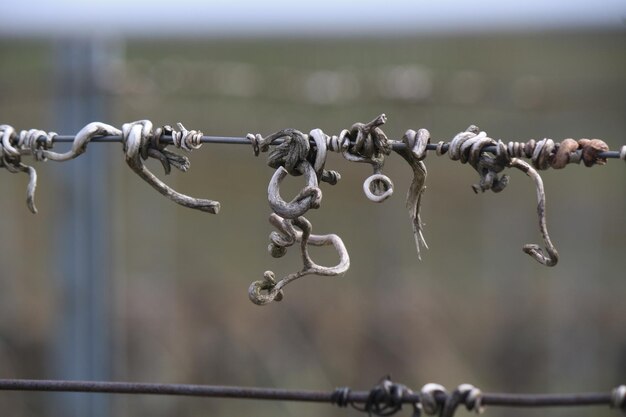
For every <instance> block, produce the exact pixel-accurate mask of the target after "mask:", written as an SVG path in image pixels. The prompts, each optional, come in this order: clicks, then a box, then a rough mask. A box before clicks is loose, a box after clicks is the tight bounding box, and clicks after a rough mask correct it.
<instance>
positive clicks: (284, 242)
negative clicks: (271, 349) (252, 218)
mask: <svg viewBox="0 0 626 417" xmlns="http://www.w3.org/2000/svg"><path fill="white" fill-rule="evenodd" d="M247 138H248V139H249V140H250V142H251V143H252V146H253V149H254V151H255V154H258V152H267V151H268V150H269V148H270V145H272V144H273V143H274V142H275V141H276V140H278V139H283V142H282V143H280V144H278V145H276V146H275V147H274V149H273V150H272V151H271V152H270V155H269V158H268V165H269V166H271V167H273V168H276V171H275V172H274V175H272V179H271V180H270V183H269V186H268V189H267V194H268V202H269V205H270V208H271V209H272V211H273V213H272V214H271V215H270V223H271V224H272V225H274V227H276V229H277V230H276V231H274V232H272V233H271V234H270V245H269V246H268V250H269V252H270V254H271V255H272V256H273V257H275V258H279V257H282V256H284V255H285V254H286V253H287V248H288V247H290V246H292V245H294V244H296V243H300V252H301V256H302V263H303V267H302V269H301V270H300V271H297V272H294V273H291V274H289V275H287V276H286V277H284V278H282V279H281V280H278V281H276V279H275V275H274V273H273V272H272V271H266V272H265V273H264V274H263V280H260V281H255V282H253V283H252V284H251V285H250V287H249V289H248V296H249V297H250V300H251V301H252V302H253V303H255V304H258V305H265V304H268V303H271V302H272V301H280V300H281V299H282V298H283V295H284V294H283V287H284V286H285V285H287V284H288V283H290V282H291V281H294V280H296V279H298V278H301V277H303V276H306V275H312V274H314V275H321V276H336V275H341V274H343V273H344V272H345V271H347V270H348V268H349V267H350V258H349V256H348V252H347V250H346V248H345V246H344V244H343V242H342V240H341V239H340V238H339V236H337V235H334V234H329V235H313V234H311V223H310V222H309V221H308V220H307V219H306V218H305V217H303V215H304V214H305V213H306V212H307V211H309V210H310V209H312V208H319V206H320V203H321V200H322V191H321V189H320V188H319V181H324V182H328V183H330V184H335V183H336V182H337V181H338V180H339V179H340V178H341V177H340V175H339V174H338V173H336V172H334V171H327V170H325V169H324V166H325V164H326V155H327V141H328V136H326V135H325V134H324V132H322V131H321V130H319V129H314V130H312V131H311V133H310V134H309V135H306V134H304V133H302V132H300V131H298V130H295V129H284V130H280V131H278V132H276V133H274V134H272V135H269V136H267V137H265V138H263V137H262V136H261V135H252V134H249V135H248V136H247ZM310 138H311V139H313V143H314V146H312V145H311V144H310V143H309V139H310ZM288 174H291V175H294V176H300V175H304V177H305V180H306V186H304V187H303V188H302V190H301V191H300V192H299V193H298V195H297V196H296V197H295V198H294V199H293V200H291V201H290V202H286V201H285V200H283V198H282V197H281V195H280V185H281V183H282V181H283V180H284V178H285V177H286V176H287V175H288ZM309 245H313V246H329V245H332V246H333V247H334V248H335V250H336V251H337V252H338V253H339V258H340V260H339V263H338V264H337V265H336V266H334V267H325V266H321V265H317V264H316V263H315V262H314V261H313V260H312V259H311V257H310V256H309V253H308V246H309Z"/></svg>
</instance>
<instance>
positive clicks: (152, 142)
mask: <svg viewBox="0 0 626 417" xmlns="http://www.w3.org/2000/svg"><path fill="white" fill-rule="evenodd" d="M386 121H387V117H386V116H385V114H381V115H379V116H378V117H376V118H374V119H373V120H372V121H370V122H368V123H360V122H359V123H354V124H353V125H352V126H351V127H350V128H349V129H344V130H342V131H341V132H340V133H339V134H338V135H333V136H329V135H326V134H325V133H324V132H323V131H322V130H320V129H314V130H312V131H311V132H309V134H304V133H302V132H300V131H298V130H295V129H284V130H280V131H278V132H276V133H274V134H272V135H269V136H267V137H262V136H261V135H248V136H247V140H246V138H221V137H206V136H203V134H202V132H200V131H196V130H187V129H185V127H184V126H183V125H182V124H180V123H179V124H178V129H174V128H172V127H170V126H164V127H160V128H157V129H154V130H153V127H152V123H151V122H150V121H147V120H141V121H137V122H132V123H127V124H125V125H124V126H123V127H122V129H118V128H116V127H113V126H110V125H107V124H104V123H99V122H93V123H89V124H88V125H86V126H85V127H84V128H82V129H81V130H80V131H79V132H78V133H77V134H76V135H75V136H74V137H67V136H66V137H63V136H58V135H57V134H56V133H54V132H45V131H42V130H38V129H30V130H22V131H19V132H18V131H16V130H15V129H14V128H13V127H11V126H9V125H0V168H5V169H7V170H8V171H9V172H12V173H19V172H23V173H26V174H27V175H28V176H29V183H28V188H27V205H28V208H29V209H30V210H31V211H32V212H33V213H36V212H37V209H36V207H35V189H36V186H37V172H36V171H35V169H34V168H33V167H32V166H29V165H26V164H24V163H23V162H22V157H23V156H27V155H30V156H32V157H33V158H34V159H35V161H46V160H53V161H59V162H63V161H69V160H71V159H74V158H76V157H78V156H80V155H82V154H83V153H85V152H86V150H87V145H88V144H89V143H90V142H91V141H92V140H98V141H99V140H106V141H120V142H122V143H123V146H124V153H125V158H126V162H127V163H128V165H129V166H130V167H131V168H132V169H133V171H135V172H136V173H137V174H138V175H139V176H140V177H141V178H142V179H144V180H145V181H146V182H148V183H149V184H150V185H151V186H152V187H154V188H155V189H156V190H158V191H159V192H160V193H161V194H163V195H164V196H166V197H168V198H169V199H171V200H172V201H174V202H176V203H178V204H180V205H183V206H185V207H190V208H194V209H197V210H201V211H205V212H209V213H217V212H218V211H219V209H220V204H219V203H218V202H216V201H212V200H207V199H198V198H193V197H189V196H187V195H184V194H181V193H178V192H177V191H175V190H173V189H172V188H170V187H169V186H167V185H166V184H165V183H163V182H162V181H161V180H160V179H158V178H157V177H156V176H155V175H154V174H153V173H152V172H150V171H149V170H148V169H147V167H146V166H145V165H144V163H143V161H144V160H146V159H148V158H155V159H158V160H159V161H160V162H161V164H162V166H163V169H164V171H165V174H169V173H170V171H171V167H172V166H174V167H175V168H177V169H179V170H181V171H186V170H187V169H189V165H190V164H189V159H188V158H187V157H185V156H183V155H179V154H177V153H174V152H171V151H170V150H168V149H167V146H168V145H170V144H173V145H174V146H175V147H177V148H182V149H183V150H185V151H191V150H195V149H198V148H199V147H200V146H201V144H202V143H203V142H211V141H213V142H223V143H246V142H251V143H252V145H253V149H254V152H255V155H257V156H258V155H259V153H260V152H268V151H270V149H271V151H270V152H269V158H268V164H269V165H270V166H271V167H273V168H275V169H276V171H275V173H274V175H273V176H272V179H271V181H270V184H269V187H268V196H269V203H270V207H271V208H272V211H273V215H272V217H271V218H270V222H271V223H272V224H273V225H274V226H275V227H276V228H277V230H278V231H276V232H273V233H272V235H271V237H270V240H271V244H270V251H271V253H272V255H273V256H276V257H279V256H282V255H283V254H284V253H285V252H286V250H287V248H288V247H289V246H292V245H294V244H295V243H299V244H300V246H301V252H302V258H303V264H304V266H303V269H302V270H301V271H299V272H297V273H294V274H291V275H289V276H287V277H286V278H284V279H282V280H279V281H278V282H276V281H275V279H274V277H273V274H272V273H269V272H268V273H266V274H265V278H264V280H263V281H258V282H256V283H255V284H253V286H251V288H250V297H251V298H253V301H254V300H256V301H258V302H259V303H261V304H263V303H267V302H270V301H272V300H278V299H279V298H280V297H282V288H283V287H284V285H286V283H288V282H291V281H293V280H295V279H297V278H300V277H302V276H304V275H308V274H317V275H339V274H342V273H343V272H345V271H346V270H347V268H348V266H349V258H348V254H347V252H346V250H345V247H344V245H343V242H342V241H341V239H340V238H339V237H338V236H336V235H313V234H311V225H310V223H309V222H308V221H307V220H306V218H304V217H302V216H303V215H304V214H305V213H306V212H307V211H308V210H310V209H315V208H319V206H320V203H321V199H322V192H321V189H320V187H319V183H320V182H326V183H328V184H331V185H334V184H336V183H337V181H339V179H340V178H341V176H340V174H339V173H338V172H336V171H332V170H326V169H325V163H326V155H327V152H328V151H331V152H338V153H340V154H341V155H342V156H343V157H344V158H345V159H346V160H348V161H351V162H359V163H367V164H370V165H371V166H372V169H373V174H372V175H371V176H369V177H368V178H367V179H366V180H365V181H364V183H363V190H364V193H365V195H366V196H367V198H368V199H369V200H371V201H373V202H382V201H384V200H386V199H387V198H389V197H390V196H391V195H392V194H393V191H394V185H393V182H392V181H391V179H389V177H387V176H386V175H384V174H383V173H382V169H383V166H384V163H385V158H386V157H387V156H388V155H389V154H390V153H391V151H392V150H393V151H395V152H396V153H398V154H399V155H401V156H402V157H403V158H404V159H405V160H406V161H407V162H408V163H409V165H410V167H411V169H412V171H413V181H412V182H411V186H410V188H409V191H408V193H407V203H406V204H407V208H408V210H409V214H410V218H411V222H412V227H413V233H414V236H415V243H416V249H417V254H418V257H419V256H420V252H421V248H422V247H423V248H428V246H427V245H426V242H425V239H424V233H423V227H424V225H423V223H422V220H421V215H420V206H421V201H422V197H423V194H424V191H425V189H426V186H425V182H426V175H427V170H426V166H425V164H424V158H425V157H426V151H427V150H435V151H436V154H437V155H439V156H441V155H444V154H446V153H448V154H449V157H450V159H452V160H455V161H460V162H461V163H469V164H470V165H471V166H472V167H473V168H474V169H475V170H476V171H477V173H478V174H479V181H478V183H476V184H474V185H473V186H472V187H473V190H474V191H475V192H477V193H478V192H479V191H480V192H484V191H487V190H491V191H493V192H500V191H502V190H504V188H505V187H506V186H507V184H508V182H509V177H508V176H507V175H505V174H504V170H505V169H506V168H517V169H519V170H521V171H522V172H524V173H525V174H527V175H528V176H529V177H531V178H532V179H533V181H534V183H535V187H536V190H537V201H538V203H537V214H538V220H539V228H540V232H541V235H542V238H543V241H544V246H545V249H542V248H541V247H540V246H539V245H536V244H527V245H524V247H523V250H524V252H526V253H528V254H529V255H530V256H532V257H533V258H534V259H535V260H537V261H538V262H540V263H542V264H544V265H547V266H554V265H555V264H556V263H557V262H558V252H557V251H556V248H555V247H554V245H553V244H552V241H551V239H550V236H549V234H548V230H547V224H546V215H545V211H546V208H545V192H544V187H543V181H542V179H541V176H540V175H539V173H538V171H539V170H543V169H548V168H554V169H561V168H564V167H565V166H566V165H567V164H570V163H580V162H583V164H584V165H585V166H587V167H590V166H593V165H603V164H605V163H606V158H607V157H611V158H620V159H622V160H625V161H626V146H622V147H621V148H620V150H619V151H617V152H615V151H613V152H611V151H608V149H609V147H608V146H607V144H606V143H604V142H603V141H601V140H599V139H579V140H574V139H565V140H563V141H562V142H560V143H558V142H555V141H553V140H552V139H543V140H539V141H536V140H534V139H531V140H529V141H527V142H508V143H504V142H502V141H500V140H494V139H492V138H490V137H488V136H487V134H486V133H485V132H483V131H481V130H480V129H479V128H478V127H476V126H470V127H469V128H468V129H466V130H465V131H463V132H460V133H459V134H457V135H456V136H455V137H454V138H453V139H452V141H450V142H449V143H446V142H444V141H439V142H438V143H437V144H436V145H435V144H430V133H429V132H428V131H427V130H426V129H419V130H417V131H415V130H407V131H406V133H405V134H404V136H403V137H402V139H401V140H400V141H394V140H389V139H388V137H387V135H386V134H385V133H384V132H383V130H382V126H383V125H384V124H385V123H386ZM103 136H105V138H102V137H103ZM57 141H58V142H69V141H71V142H72V145H71V148H70V149H69V150H68V151H66V152H63V153H58V152H54V151H52V148H53V145H54V143H55V142H57ZM522 158H527V159H529V160H530V163H527V162H525V161H523V160H522ZM287 175H292V176H304V177H305V180H306V185H305V186H304V187H303V188H302V190H301V191H300V192H299V193H298V195H296V196H295V197H294V198H293V199H292V200H291V201H289V202H287V201H285V200H283V198H282V197H281V195H280V184H281V182H282V181H283V180H284V178H285V177H286V176H287ZM307 245H318V246H319V245H332V246H334V247H335V249H336V250H337V251H338V252H339V254H340V262H339V264H338V265H337V266H335V267H323V266H319V265H317V264H315V263H314V262H313V261H312V260H311V258H310V256H309V255H308V252H307ZM256 301H255V302H256Z"/></svg>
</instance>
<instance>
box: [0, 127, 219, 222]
mask: <svg viewBox="0 0 626 417" xmlns="http://www.w3.org/2000/svg"><path fill="white" fill-rule="evenodd" d="M178 128H179V130H178V131H177V130H175V129H173V128H172V127H170V126H164V127H160V128H157V129H156V130H154V131H153V130H152V123H151V122H150V121H149V120H141V121H137V122H132V123H126V124H124V126H123V127H122V129H121V130H120V129H118V128H116V127H113V126H111V125H108V124H105V123H100V122H92V123H89V124H87V125H86V126H85V127H83V128H82V129H81V130H80V131H79V132H78V133H77V134H76V135H75V136H74V140H73V141H72V146H71V148H70V149H69V150H68V151H66V152H63V153H58V152H53V151H52V150H51V149H52V146H53V143H54V140H55V138H56V137H57V136H58V135H57V134H56V133H54V132H49V133H47V132H45V131H43V130H37V129H31V130H22V131H20V132H16V131H15V129H13V127H11V126H9V125H0V136H1V143H0V167H4V168H6V169H7V170H8V171H9V172H12V173H17V172H24V173H27V174H28V175H29V178H30V179H29V184H28V189H27V200H26V202H27V205H28V208H29V209H30V211H31V212H33V213H37V208H36V207H35V189H36V187H37V172H36V171H35V169H34V168H33V167H31V166H28V165H25V164H23V163H22V162H21V157H22V155H32V156H33V157H34V158H35V160H36V161H46V160H51V161H57V162H65V161H69V160H72V159H74V158H77V157H79V156H80V155H82V154H83V153H85V152H86V151H87V145H88V144H89V142H90V141H92V140H93V139H94V138H97V137H101V136H121V141H122V143H123V145H124V152H125V156H126V162H127V163H128V165H129V166H130V167H131V169H132V170H133V171H135V173H137V175H139V176H140V177H141V178H142V179H144V180H145V181H146V182H148V183H149V184H150V185H151V186H152V187H153V188H155V189H156V190H157V191H159V192H160V193H161V194H163V195H164V196H166V197H167V198H169V199H170V200H172V201H174V202H176V203H178V204H180V205H183V206H185V207H190V208H194V209H197V210H201V211H205V212H208V213H217V212H218V211H219V209H220V203H218V202H216V201H211V200H206V199H199V198H193V197H189V196H187V195H184V194H181V193H179V192H177V191H175V190H173V189H172V188H170V187H169V186H167V185H166V184H165V183H163V182H162V181H161V180H159V179H158V178H157V177H156V176H155V175H154V174H152V172H150V171H149V170H148V169H147V168H146V166H145V165H144V164H143V160H145V159H148V158H156V159H158V160H159V161H160V162H161V164H162V165H163V169H164V171H165V174H169V173H170V171H171V167H172V166H174V167H175V168H177V169H179V170H181V171H187V169H189V159H188V158H187V157H186V156H183V155H179V154H176V153H174V152H171V151H170V150H168V149H166V147H167V146H168V143H165V142H163V143H162V142H161V141H160V139H161V137H162V136H168V137H171V143H173V144H174V146H176V147H177V148H182V149H184V150H186V151H191V150H193V149H198V148H199V147H200V146H201V144H202V142H201V139H202V132H200V131H196V130H187V129H185V127H184V126H183V125H182V124H181V123H178Z"/></svg>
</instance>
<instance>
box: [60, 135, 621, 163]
mask: <svg viewBox="0 0 626 417" xmlns="http://www.w3.org/2000/svg"><path fill="white" fill-rule="evenodd" d="M73 141H74V136H72V135H59V136H56V137H55V138H54V139H53V142H58V143H71V142H73ZM160 141H161V142H164V143H172V138H171V136H163V137H161V139H160ZM91 142H94V143H98V142H100V143H112V142H122V137H121V136H99V137H96V138H94V139H92V140H91ZM201 142H202V143H223V144H229V145H250V141H249V140H248V139H247V138H243V137H234V136H202V139H201ZM281 142H282V140H281V139H278V140H276V141H275V142H274V143H275V144H279V143H281ZM311 144H313V145H314V144H315V143H314V142H311ZM448 146H449V145H448V144H447V143H446V144H444V145H443V147H442V151H444V152H447V151H448ZM404 147H405V145H404V143H402V142H400V141H395V142H394V143H393V148H394V149H396V150H399V149H403V148H404ZM426 149H427V150H429V151H434V150H436V149H437V144H436V143H430V144H428V145H427V146H426ZM483 150H484V151H486V152H494V153H495V152H496V147H495V146H486V147H484V148H483ZM598 157H600V158H619V151H606V152H599V153H598Z"/></svg>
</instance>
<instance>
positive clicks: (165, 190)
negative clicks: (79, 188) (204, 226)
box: [122, 120, 220, 214]
mask: <svg viewBox="0 0 626 417" xmlns="http://www.w3.org/2000/svg"><path fill="white" fill-rule="evenodd" d="M122 135H123V139H124V152H125V155H126V163H127V164H128V166H129V167H130V168H131V169H132V170H133V171H135V173H136V174H137V175H139V176H140V177H141V178H142V179H143V180H144V181H146V182H147V183H148V184H150V185H151V186H152V187H153V188H154V189H155V190H157V191H158V192H159V193H161V194H162V195H164V196H165V197H167V198H169V199H170V200H172V201H173V202H175V203H177V204H180V205H181V206H185V207H189V208H193V209H196V210H200V211H204V212H207V213H213V214H217V213H218V212H219V209H220V203H219V202H217V201H212V200H206V199H201V198H194V197H190V196H188V195H185V194H181V193H179V192H178V191H176V190H174V189H172V188H170V187H169V186H168V185H167V184H165V183H164V182H163V181H161V180H160V179H158V178H157V177H156V176H155V175H154V174H153V173H152V172H151V171H150V170H148V168H147V167H146V166H145V165H144V163H143V158H142V151H141V150H142V149H145V148H146V147H149V146H150V139H151V136H152V122H150V121H149V120H140V121H137V122H132V123H126V124H124V125H123V126H122ZM159 152H160V153H161V156H160V157H158V159H159V160H160V161H161V163H163V164H164V166H165V165H169V163H170V162H172V164H173V165H175V166H176V167H180V166H181V163H180V160H179V159H174V158H173V157H172V155H176V154H173V153H172V152H167V153H166V152H164V150H163V149H158V148H153V149H152V151H151V152H148V155H149V156H154V155H155V154H156V153H159ZM144 154H145V152H144ZM177 156H178V157H179V158H180V156H179V155H177ZM185 159H186V158H185ZM182 166H185V164H182ZM167 171H168V169H166V172H167Z"/></svg>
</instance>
